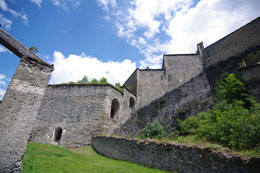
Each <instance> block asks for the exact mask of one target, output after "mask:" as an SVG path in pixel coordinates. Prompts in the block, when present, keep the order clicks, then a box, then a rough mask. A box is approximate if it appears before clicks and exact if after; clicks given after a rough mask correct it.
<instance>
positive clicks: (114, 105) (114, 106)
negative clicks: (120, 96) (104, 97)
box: [110, 99, 120, 118]
mask: <svg viewBox="0 0 260 173" xmlns="http://www.w3.org/2000/svg"><path fill="white" fill-rule="evenodd" d="M119 107H120V105H119V101H118V100H117V99H113V101H112V105H111V112H110V118H115V116H116V115H117V114H118V112H119Z"/></svg>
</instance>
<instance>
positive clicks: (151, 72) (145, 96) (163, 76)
mask: <svg viewBox="0 0 260 173" xmlns="http://www.w3.org/2000/svg"><path fill="white" fill-rule="evenodd" d="M201 71H202V64H201V55H200V54H199V45H198V51H197V53H196V54H195V53H194V54H166V55H164V57H163V65H162V69H138V68H137V69H136V70H135V71H134V73H133V74H132V75H131V76H130V77H129V78H128V79H127V80H126V82H125V83H124V84H123V85H124V86H126V87H127V86H129V87H130V89H131V90H132V91H133V92H134V93H136V95H137V108H138V109H139V108H141V107H143V106H145V105H147V104H149V103H151V101H153V100H155V99H157V98H159V97H160V96H162V95H164V94H165V92H167V91H170V90H172V89H173V88H174V87H176V86H178V85H180V84H182V83H184V82H186V81H188V80H190V79H191V78H192V77H194V76H196V75H198V74H199V73H200V72H201Z"/></svg>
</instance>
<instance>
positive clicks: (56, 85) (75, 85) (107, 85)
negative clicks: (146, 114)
mask: <svg viewBox="0 0 260 173" xmlns="http://www.w3.org/2000/svg"><path fill="white" fill-rule="evenodd" d="M91 86H100V87H111V88H112V89H114V90H116V91H118V92H120V93H121V94H122V95H124V92H123V91H121V90H119V89H118V88H117V87H115V86H114V85H112V84H70V83H67V84H66V83H62V84H49V85H48V87H91ZM123 88H126V87H123ZM128 91H129V90H128ZM129 92H131V91H129ZM131 93H132V92H131ZM132 94H133V95H134V96H136V95H135V94H134V93H132Z"/></svg>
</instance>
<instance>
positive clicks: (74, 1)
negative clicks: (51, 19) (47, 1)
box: [51, 0, 80, 11]
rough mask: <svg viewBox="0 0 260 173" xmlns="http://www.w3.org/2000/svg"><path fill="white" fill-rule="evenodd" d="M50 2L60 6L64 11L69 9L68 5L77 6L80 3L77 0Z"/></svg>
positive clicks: (53, 0)
mask: <svg viewBox="0 0 260 173" xmlns="http://www.w3.org/2000/svg"><path fill="white" fill-rule="evenodd" d="M51 2H52V4H53V5H55V6H57V7H60V8H62V9H64V10H66V11H68V10H69V9H70V7H73V8H77V7H79V5H80V1H79V0H51Z"/></svg>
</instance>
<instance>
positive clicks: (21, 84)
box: [10, 79, 45, 95]
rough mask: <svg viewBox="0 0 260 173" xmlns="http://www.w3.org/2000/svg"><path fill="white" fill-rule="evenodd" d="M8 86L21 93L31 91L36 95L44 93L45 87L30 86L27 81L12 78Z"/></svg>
mask: <svg viewBox="0 0 260 173" xmlns="http://www.w3.org/2000/svg"><path fill="white" fill-rule="evenodd" d="M10 88H11V89H14V90H16V91H19V92H21V93H33V94H37V95H44V91H45V88H40V87H37V86H32V85H31V84H30V83H29V82H27V81H23V80H19V79H13V80H12V81H11V84H10Z"/></svg>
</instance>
